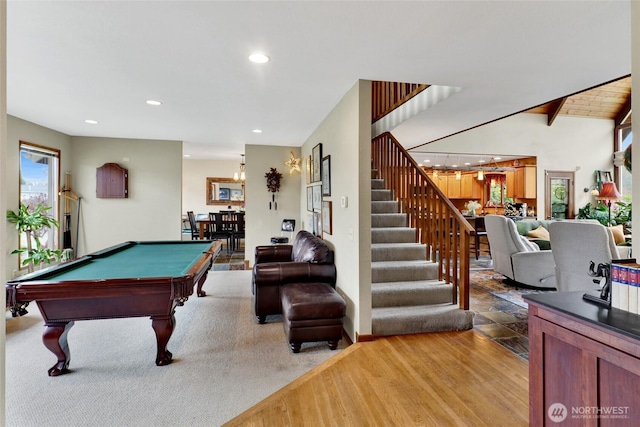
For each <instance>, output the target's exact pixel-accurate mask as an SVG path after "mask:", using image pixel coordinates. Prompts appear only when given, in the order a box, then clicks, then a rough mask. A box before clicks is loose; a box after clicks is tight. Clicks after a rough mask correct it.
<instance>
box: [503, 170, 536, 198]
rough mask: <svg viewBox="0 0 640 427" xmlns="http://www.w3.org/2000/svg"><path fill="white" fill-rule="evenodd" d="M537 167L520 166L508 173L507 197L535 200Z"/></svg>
mask: <svg viewBox="0 0 640 427" xmlns="http://www.w3.org/2000/svg"><path fill="white" fill-rule="evenodd" d="M536 171H537V167H536V165H524V166H518V167H516V168H515V170H514V171H507V172H506V181H507V197H510V198H514V199H535V198H536V197H537V181H536V180H537V177H536Z"/></svg>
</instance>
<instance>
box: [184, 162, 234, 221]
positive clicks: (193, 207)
mask: <svg viewBox="0 0 640 427" xmlns="http://www.w3.org/2000/svg"><path fill="white" fill-rule="evenodd" d="M240 161H241V157H240V156H238V161H237V162H234V161H230V160H195V159H184V160H183V161H182V213H183V214H185V215H186V213H187V211H193V212H195V213H208V212H217V211H219V210H220V209H226V208H227V207H226V206H224V205H207V203H206V197H205V196H206V183H207V177H212V178H233V174H234V172H238V171H239V170H240Z"/></svg>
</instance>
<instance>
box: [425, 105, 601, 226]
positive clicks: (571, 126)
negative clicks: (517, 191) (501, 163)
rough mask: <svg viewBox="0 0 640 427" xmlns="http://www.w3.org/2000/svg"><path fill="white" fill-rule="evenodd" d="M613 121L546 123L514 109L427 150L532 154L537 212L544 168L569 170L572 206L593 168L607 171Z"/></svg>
mask: <svg viewBox="0 0 640 427" xmlns="http://www.w3.org/2000/svg"><path fill="white" fill-rule="evenodd" d="M612 138H613V121H612V120H604V119H588V118H581V117H567V116H558V117H557V118H556V120H555V121H554V122H553V125H552V126H547V116H546V115H544V114H529V113H523V114H517V115H515V116H511V117H507V118H506V119H502V120H498V121H496V122H493V123H489V124H487V125H484V126H481V127H478V128H475V129H472V130H469V131H467V132H463V133H461V134H458V135H454V136H451V137H449V138H445V139H443V140H440V141H437V142H434V143H431V144H429V145H427V146H425V147H423V148H422V149H423V150H424V151H433V152H455V153H476V154H502V155H508V154H513V155H523V156H536V157H537V165H538V168H537V172H538V173H537V178H538V179H537V188H538V200H537V206H538V212H537V213H538V215H539V216H540V217H541V216H543V215H544V207H545V194H544V183H545V177H544V171H545V170H555V171H558V170H563V171H573V172H575V191H576V194H575V209H576V213H577V210H578V208H581V207H583V206H584V205H585V204H586V203H587V202H589V201H591V202H593V200H592V197H591V196H590V195H589V193H585V192H584V191H583V189H584V188H585V187H589V186H590V185H592V184H593V183H594V178H593V174H594V171H595V170H610V171H613V158H612V155H611V151H612V149H613V141H612Z"/></svg>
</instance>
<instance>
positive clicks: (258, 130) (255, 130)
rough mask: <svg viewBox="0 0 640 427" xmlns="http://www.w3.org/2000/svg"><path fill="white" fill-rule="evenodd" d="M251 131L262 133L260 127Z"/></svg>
mask: <svg viewBox="0 0 640 427" xmlns="http://www.w3.org/2000/svg"><path fill="white" fill-rule="evenodd" d="M252 132H253V133H262V129H254V130H253V131H252Z"/></svg>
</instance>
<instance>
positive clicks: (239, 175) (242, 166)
mask: <svg viewBox="0 0 640 427" xmlns="http://www.w3.org/2000/svg"><path fill="white" fill-rule="evenodd" d="M241 156H242V161H240V173H238V172H235V173H234V174H233V180H234V181H244V180H245V178H246V174H245V164H244V154H241Z"/></svg>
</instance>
